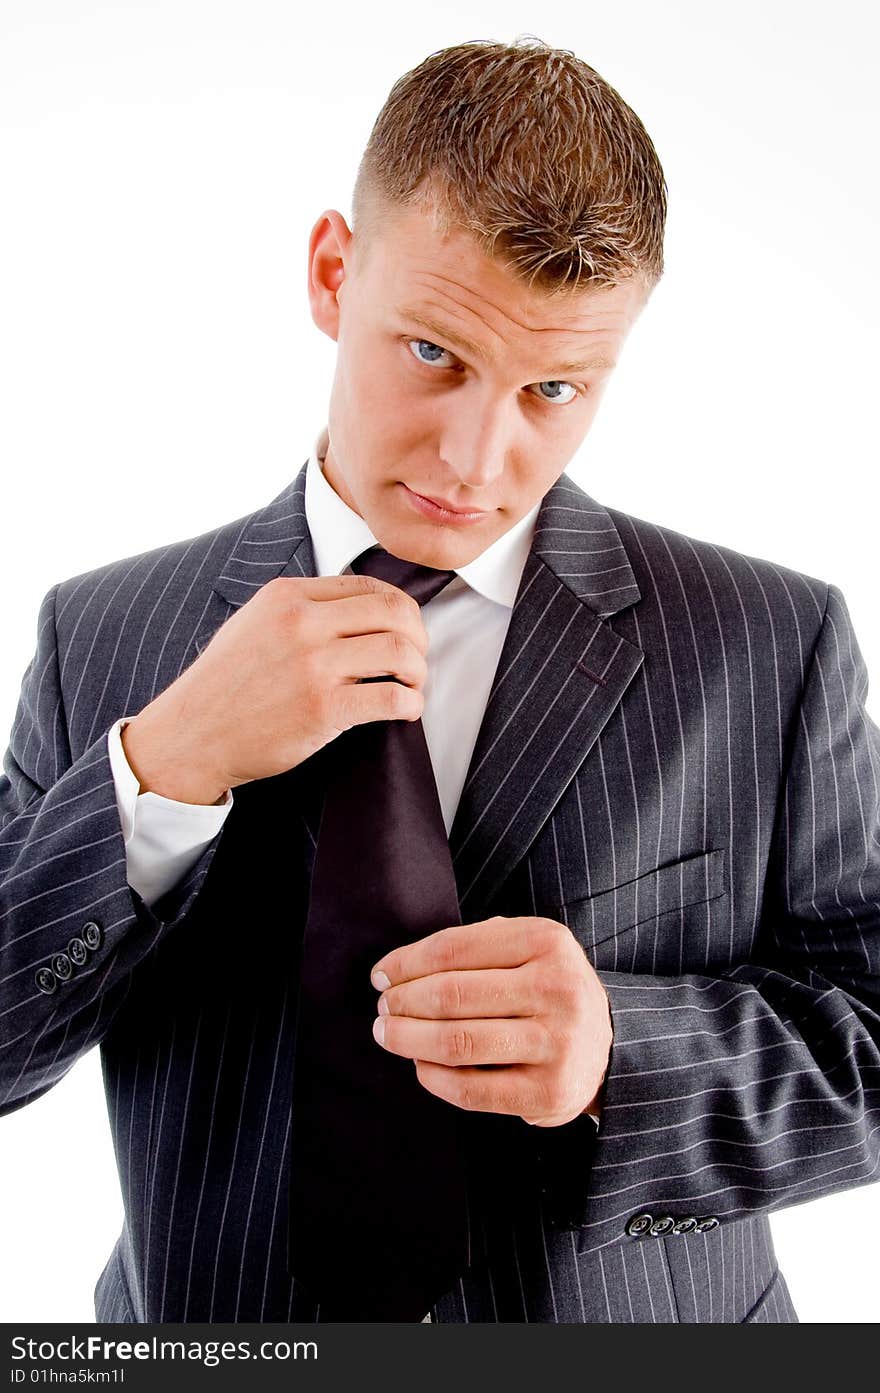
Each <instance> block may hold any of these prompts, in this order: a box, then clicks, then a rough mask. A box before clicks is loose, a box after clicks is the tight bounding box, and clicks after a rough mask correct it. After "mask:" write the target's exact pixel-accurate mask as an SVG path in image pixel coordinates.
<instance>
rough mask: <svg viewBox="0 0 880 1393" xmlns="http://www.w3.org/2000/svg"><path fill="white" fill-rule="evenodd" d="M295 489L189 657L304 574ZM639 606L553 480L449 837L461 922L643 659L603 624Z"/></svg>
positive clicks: (309, 804) (303, 532) (613, 534)
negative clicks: (246, 609) (283, 581)
mask: <svg viewBox="0 0 880 1393" xmlns="http://www.w3.org/2000/svg"><path fill="white" fill-rule="evenodd" d="M305 480H306V465H303V467H302V469H301V470H300V471H299V473H298V474H297V476H296V477H295V478H294V479H293V480H292V481H291V483H290V484H288V486H287V487H286V488H285V489H284V490H283V491H282V492H281V493H280V494H278V495H277V497H276V498H274V499H273V500H272V502H271V503H269V504H267V506H266V507H265V508H262V509H260V511H259V512H257V513H255V514H254V515H253V516H252V517H251V518H250V519H249V520H248V522H247V524H246V525H245V527H244V528H243V530H242V532H241V534H240V536H239V538H238V540H237V542H236V544H235V547H234V548H233V551H232V553H231V555H230V556H229V558H228V559H227V561H226V564H225V565H224V567H223V570H222V572H221V574H220V575H219V576H218V577H217V580H216V582H215V585H214V589H215V591H216V593H217V596H218V597H219V598H220V599H222V600H225V601H226V605H225V606H221V605H219V604H218V612H217V614H216V615H215V616H214V618H213V619H212V622H211V624H210V626H209V627H206V628H204V629H203V630H202V631H201V632H200V634H199V635H198V636H197V638H196V640H195V645H196V649H197V651H198V650H200V649H201V648H203V647H204V646H205V644H206V643H207V642H208V641H209V640H210V638H211V637H212V635H213V633H214V632H215V631H216V629H217V628H218V627H219V626H220V624H222V623H223V622H224V620H225V619H226V618H227V617H228V616H229V613H230V609H229V607H230V606H232V607H233V608H237V607H239V606H241V605H242V604H245V603H246V602H247V601H248V600H249V599H250V598H251V597H252V596H253V595H254V594H256V592H257V590H258V589H259V588H260V587H261V586H263V585H265V584H266V583H267V582H268V581H270V580H272V579H274V578H275V577H276V576H291V577H295V576H314V575H315V574H316V568H315V558H314V552H313V549H312V544H311V539H310V537H309V531H308V525H307V521H306V514H305ZM640 598H641V596H640V591H639V588H638V585H637V583H636V579H635V575H634V574H633V571H632V567H631V565H630V562H629V558H628V556H627V554H626V551H625V549H624V547H623V543H622V541H621V539H620V534H619V533H618V531H617V528H616V527H615V525H614V522H613V521H612V519H611V517H610V515H609V513H608V512H607V511H606V510H605V509H604V508H602V507H601V505H600V504H598V503H596V502H595V500H594V499H592V498H590V497H589V495H588V494H586V493H584V491H583V490H582V489H581V488H579V487H578V485H577V484H575V483H574V481H573V480H572V479H570V478H569V477H568V476H567V475H566V474H564V473H563V474H562V475H561V476H560V478H559V479H558V480H557V481H556V483H555V484H554V485H553V487H552V488H551V489H550V490H549V491H548V492H547V494H546V495H545V497H544V499H543V502H542V504H541V508H540V510H539V512H538V517H537V520H536V524H535V536H534V540H533V543H532V547H531V550H530V552H529V555H528V558H527V561H526V565H525V567H524V569H523V574H522V578H521V581H520V585H519V590H518V592H517V596H516V600H515V603H514V607H513V611H512V613H511V618H510V625H509V627H508V631H507V636H506V638H505V642H504V646H503V648H502V650H501V656H500V658H499V660H498V666H497V668H496V671H495V677H494V680H493V683H492V688H491V691H490V693H489V699H488V702H487V705H486V711H485V715H484V718H483V722H482V725H481V727H480V731H479V734H478V737H477V741H476V745H475V747H474V751H473V755H472V758H471V763H470V766H469V768H468V772H467V776H466V778H465V782H464V786H463V788H462V794H461V799H460V801H459V805H458V809H457V811H456V815H455V819H454V821H453V824H452V828H451V830H450V834H449V846H450V852H451V854H452V859H453V866H454V868H455V876H456V882H457V885H458V891H459V904H460V908H461V913H462V922H464V923H468V922H471V921H473V920H476V919H479V918H483V917H485V916H486V915H487V914H488V913H489V912H490V908H489V907H490V905H491V901H492V897H493V895H494V894H495V892H496V891H497V890H498V889H499V887H500V886H501V885H503V883H504V881H505V880H506V878H507V877H508V875H509V874H510V872H511V871H512V870H513V868H514V866H515V865H516V864H517V862H518V861H519V860H520V859H521V858H522V856H523V855H524V854H525V852H526V851H527V850H528V847H529V846H530V844H531V843H532V841H533V840H534V838H535V837H536V836H537V834H538V832H539V831H540V829H541V827H542V826H543V825H544V823H545V822H546V820H547V818H548V817H549V816H550V813H551V812H552V810H553V808H554V806H555V805H556V803H557V802H558V801H559V799H560V797H561V796H562V794H563V792H564V791H565V788H566V787H567V785H568V784H569V783H570V781H571V779H572V778H573V777H574V775H575V773H576V772H577V770H578V768H579V767H580V765H581V764H582V763H583V761H584V759H585V758H586V757H587V755H588V754H589V752H590V750H591V749H592V747H593V745H594V744H595V742H596V740H597V738H598V736H599V735H600V733H601V731H602V728H603V727H604V725H605V723H606V722H607V721H608V719H609V717H610V716H611V714H612V713H613V711H614V710H615V708H616V707H617V705H618V703H619V702H620V700H621V697H622V696H623V693H624V692H625V691H626V688H627V687H628V685H629V683H630V682H631V681H632V679H633V677H634V676H635V674H636V672H637V671H638V669H639V667H640V666H641V664H642V661H643V659H644V654H643V652H642V650H641V649H640V648H638V647H637V646H636V645H635V644H633V643H632V642H630V641H629V640H628V639H625V638H622V637H621V636H620V635H619V634H617V633H615V631H614V630H613V628H612V627H611V625H610V624H609V623H608V622H607V621H608V619H609V618H610V617H611V616H613V615H614V614H617V613H619V612H620V611H621V610H623V609H625V608H627V607H628V606H630V605H633V604H635V603H636V602H637V601H638V600H639V599H640ZM221 610H222V613H221V612H220V611H221ZM319 754H320V752H319ZM316 762H317V761H307V763H309V764H311V763H316ZM303 767H304V766H303ZM292 772H293V773H296V772H297V771H292ZM282 777H286V776H282ZM318 782H319V781H318ZM300 792H301V793H304V794H305V795H306V796H305V799H304V803H303V805H302V811H303V816H304V819H305V822H306V826H307V828H308V830H309V834H310V837H311V841H312V844H313V845H312V848H311V850H312V852H313V850H314V844H315V843H316V842H317V836H318V826H319V822H320V796H319V794H318V792H317V791H316V789H315V788H313V787H312V786H311V785H310V783H309V781H307V780H306V781H305V782H304V783H303V785H302V786H301V787H300Z"/></svg>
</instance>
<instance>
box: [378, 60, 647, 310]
mask: <svg viewBox="0 0 880 1393" xmlns="http://www.w3.org/2000/svg"><path fill="white" fill-rule="evenodd" d="M389 205H392V207H393V206H394V205H397V206H399V207H403V206H407V205H410V206H412V205H415V206H418V207H420V208H425V209H426V210H427V211H429V212H430V213H431V214H432V215H433V218H434V221H435V225H436V226H437V228H438V232H440V233H441V234H442V233H444V232H447V231H449V230H450V229H452V228H459V229H462V230H464V231H467V232H469V233H470V234H471V235H472V236H474V238H475V239H476V241H477V243H478V245H479V246H480V247H481V249H482V250H483V251H484V252H485V253H486V254H487V255H488V256H491V257H496V258H498V259H499V260H501V261H502V262H503V263H504V264H506V265H507V266H509V267H510V268H511V269H512V270H513V271H514V273H515V274H516V275H518V276H519V277H520V278H521V279H523V280H524V281H526V282H527V283H528V285H529V286H530V288H533V289H538V290H540V291H543V292H545V293H548V294H559V293H564V292H567V291H577V290H586V289H598V288H600V287H607V288H611V287H613V286H614V285H616V284H618V283H619V282H621V281H622V280H626V279H629V278H630V277H633V276H641V277H642V279H643V281H644V283H645V289H646V294H650V292H651V290H652V289H653V287H654V286H655V285H656V283H657V281H659V279H660V277H661V276H662V274H663V230H664V225H665V221H666V181H665V178H664V175H663V170H662V168H661V165H660V161H659V159H658V157H657V152H656V150H655V149H654V146H653V144H652V142H651V139H650V137H649V135H648V133H647V131H646V130H645V128H644V126H643V125H642V122H641V121H640V120H639V118H638V116H637V115H636V114H635V112H634V111H633V110H632V108H631V107H629V106H627V104H626V102H625V101H624V100H623V98H622V97H621V96H620V94H619V93H618V92H616V91H615V89H614V88H613V87H611V86H610V85H609V84H608V83H607V82H606V81H605V79H604V78H602V77H600V76H599V74H598V73H597V72H596V71H595V70H594V69H593V68H591V67H589V66H588V65H587V64H586V63H584V62H583V61H582V60H581V59H580V58H576V57H575V55H574V54H573V53H572V52H570V51H569V50H568V49H559V48H551V47H550V46H549V45H548V44H545V43H544V42H543V41H542V40H540V39H537V38H535V37H534V36H532V35H521V36H519V37H518V38H517V39H516V40H515V41H514V42H513V43H512V44H505V43H492V42H488V41H484V40H471V41H469V42H467V43H462V44H456V45H454V46H453V47H451V48H445V49H440V50H438V51H437V52H435V53H432V54H430V55H429V57H427V58H426V59H425V60H424V61H423V62H421V63H420V64H419V65H418V66H417V67H415V68H413V69H412V70H411V71H410V72H407V73H405V74H404V75H403V76H402V77H400V78H398V80H397V82H395V84H394V86H393V87H392V88H391V91H390V93H389V95H388V98H387V100H386V102H385V105H384V106H383V107H382V110H381V111H380V112H379V115H378V117H377V118H376V122H375V124H374V126H373V129H372V133H371V135H370V138H369V141H368V143H367V146H366V149H365V150H364V153H363V156H362V158H361V162H360V165H359V168H358V173H357V178H356V181H355V187H354V192H353V196H352V232H353V237H354V244H355V246H356V247H357V248H359V251H358V252H357V255H359V256H362V257H363V258H364V259H365V258H366V251H367V248H368V246H369V243H370V240H371V238H372V237H373V236H374V234H375V233H376V232H377V231H378V230H379V229H380V227H381V221H382V217H383V213H384V214H386V215H387V213H388V212H389Z"/></svg>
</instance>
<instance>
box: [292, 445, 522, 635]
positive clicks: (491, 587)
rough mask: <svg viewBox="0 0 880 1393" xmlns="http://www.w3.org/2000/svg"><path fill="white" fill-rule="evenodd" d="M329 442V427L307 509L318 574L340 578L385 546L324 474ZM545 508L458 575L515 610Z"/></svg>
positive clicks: (310, 475) (313, 470)
mask: <svg viewBox="0 0 880 1393" xmlns="http://www.w3.org/2000/svg"><path fill="white" fill-rule="evenodd" d="M328 439H329V438H328V433H327V427H326V426H325V427H324V428H323V429H322V431H321V433H320V434H319V436H318V438H317V440H316V441H315V444H314V448H313V450H312V453H311V455H310V456H309V461H308V467H307V471H306V494H305V508H306V521H307V523H308V527H309V532H310V533H311V538H312V549H313V551H314V554H315V566H316V567H317V572H318V575H319V576H338V575H341V574H342V572H343V571H344V569H345V567H346V566H349V565H350V564H351V562H352V561H354V559H355V557H357V556H360V554H361V552H362V551H366V550H367V548H368V547H372V546H377V545H378V544H379V543H378V541H377V538H376V537H374V536H373V533H372V532H371V531H370V529H369V527H368V526H367V524H366V522H365V521H364V519H363V518H362V517H361V516H360V515H359V514H358V513H356V512H355V511H354V510H353V509H352V508H349V506H348V504H347V503H346V502H345V501H344V500H343V499H341V498H340V497H339V494H338V493H337V492H336V491H335V489H333V488H332V487H331V485H330V483H329V481H328V480H327V478H326V477H325V475H324V471H323V468H322V463H323V459H324V456H325V454H326V453H327V445H328ZM540 507H541V503H540V501H539V502H537V503H536V504H535V506H534V508H532V510H531V512H529V513H526V515H525V517H523V518H520V520H519V522H517V523H515V524H514V525H513V527H511V528H509V529H508V530H507V532H505V533H503V534H502V535H501V536H500V537H497V538H496V539H495V541H494V542H493V543H492V544H491V546H488V547H487V548H486V550H485V551H483V552H481V553H480V555H479V556H477V557H475V558H474V560H473V561H469V562H468V563H467V565H466V566H459V567H456V568H455V569H456V574H457V575H458V576H460V577H461V579H462V580H463V581H465V582H466V583H467V584H468V585H469V586H470V587H471V588H472V589H473V590H476V591H478V592H479V593H480V594H481V595H485V597H486V599H487V600H494V601H495V602H496V603H497V604H500V605H506V606H507V608H508V609H512V608H513V604H514V601H515V599H516V594H517V591H518V589H519V583H520V579H521V577H522V573H523V568H524V566H525V564H526V560H527V558H528V554H529V551H530V549H531V545H532V538H533V536H534V531H535V520H536V518H537V516H538V512H539V510H540ZM452 584H453V585H454V584H455V582H454V581H453V582H452Z"/></svg>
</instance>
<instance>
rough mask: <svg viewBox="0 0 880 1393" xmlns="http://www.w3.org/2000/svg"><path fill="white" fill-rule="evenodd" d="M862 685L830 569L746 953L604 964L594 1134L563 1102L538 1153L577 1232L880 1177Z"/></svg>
mask: <svg viewBox="0 0 880 1393" xmlns="http://www.w3.org/2000/svg"><path fill="white" fill-rule="evenodd" d="M867 689H868V677H867V672H866V668H865V663H864V660H863V658H862V654H861V652H860V650H859V646H858V643H857V641H856V638H855V635H854V633H853V629H852V624H851V621H850V617H849V614H848V611H847V607H846V603H845V601H844V598H843V595H842V594H841V592H840V590H839V589H837V587H835V586H833V585H832V586H830V587H829V594H828V599H827V604H826V609H825V613H824V616H823V620H822V624H821V628H820V631H819V635H818V638H817V640H816V643H815V647H814V650H813V654H812V660H811V662H810V665H809V668H808V672H807V677H806V680H805V684H804V689H803V693H802V698H801V704H800V709H799V711H798V713H797V725H796V730H795V733H794V737H793V740H792V743H791V746H790V757H789V760H788V765H787V768H786V770H785V776H784V780H783V784H782V788H781V793H780V798H779V802H778V808H777V818H776V824H775V827H774V833H773V843H772V849H771V855H770V858H769V864H768V870H767V875H766V883H765V899H764V909H763V914H762V919H761V924H760V926H759V932H758V936H757V941H756V944H755V948H754V951H753V954H752V958H751V959H750V960H749V961H747V962H744V963H741V964H738V965H736V966H735V967H733V968H732V969H730V970H729V971H726V972H725V973H723V974H722V975H721V976H719V977H712V976H698V975H685V976H680V977H654V976H650V975H630V974H627V973H623V972H612V971H608V972H605V971H600V972H599V976H600V978H601V980H602V982H603V984H604V986H605V989H606V991H607V993H608V997H609V1000H610V1004H611V1015H612V1023H613V1033H614V1040H613V1045H612V1050H611V1058H610V1062H609V1067H608V1072H607V1074H606V1080H605V1086H604V1103H603V1109H602V1118H601V1123H600V1126H599V1129H598V1131H597V1132H596V1133H595V1135H593V1134H591V1133H588V1132H586V1131H585V1130H584V1129H583V1128H579V1127H578V1126H577V1124H578V1123H580V1122H581V1119H577V1120H576V1123H575V1124H570V1127H571V1136H570V1139H569V1140H568V1141H566V1139H564V1138H563V1137H562V1136H561V1135H560V1136H557V1137H548V1138H547V1139H546V1141H545V1143H544V1151H543V1153H542V1154H543V1157H544V1165H545V1167H546V1168H547V1172H548V1177H549V1178H551V1179H552V1185H551V1193H552V1195H553V1198H554V1202H555V1206H556V1215H555V1217H556V1219H557V1222H559V1223H560V1224H562V1226H564V1227H568V1228H573V1229H577V1230H579V1234H578V1247H579V1249H580V1251H583V1252H589V1251H592V1250H594V1249H598V1248H602V1247H604V1246H606V1245H607V1244H609V1243H613V1242H617V1241H621V1240H623V1241H625V1242H635V1241H638V1238H639V1237H640V1236H642V1235H643V1234H644V1233H645V1231H646V1228H647V1225H646V1223H645V1220H644V1218H642V1219H640V1218H639V1216H645V1215H650V1216H651V1219H652V1221H653V1222H654V1223H657V1222H658V1221H659V1223H660V1225H661V1228H660V1230H659V1231H660V1232H668V1231H670V1230H669V1225H668V1224H667V1223H666V1222H665V1221H666V1220H667V1219H669V1220H674V1221H676V1222H682V1221H683V1222H684V1224H685V1226H686V1227H685V1230H684V1231H687V1227H690V1225H689V1223H688V1221H689V1220H690V1219H696V1220H697V1221H698V1222H701V1223H703V1225H704V1231H706V1229H711V1228H714V1227H716V1226H717V1224H723V1223H725V1222H729V1221H731V1220H737V1219H742V1218H744V1217H745V1216H747V1215H749V1214H751V1213H754V1212H755V1211H756V1210H765V1211H771V1210H776V1209H782V1208H784V1207H786V1206H789V1205H795V1204H800V1203H804V1202H806V1201H808V1200H813V1199H816V1198H817V1197H818V1196H821V1195H827V1194H831V1193H833V1192H834V1191H838V1190H845V1189H848V1188H851V1187H853V1186H857V1185H864V1184H867V1183H868V1182H870V1181H872V1180H875V1179H877V1178H878V1172H880V972H878V968H880V792H878V790H880V732H878V729H877V727H876V725H875V724H874V723H873V722H872V720H871V719H870V717H869V716H868V715H867V713H866V710H865V698H866V695H867ZM544 1130H545V1131H547V1132H548V1133H549V1132H552V1131H554V1130H555V1131H556V1132H557V1133H560V1134H561V1133H564V1132H565V1131H566V1128H565V1127H561V1128H557V1129H549V1128H548V1129H544ZM572 1141H576V1142H577V1144H576V1145H573V1144H572ZM713 1219H714V1220H715V1223H712V1222H711V1220H713ZM628 1225H629V1226H630V1227H629V1229H628Z"/></svg>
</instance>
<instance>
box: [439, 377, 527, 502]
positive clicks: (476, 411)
mask: <svg viewBox="0 0 880 1393" xmlns="http://www.w3.org/2000/svg"><path fill="white" fill-rule="evenodd" d="M513 430H514V425H513V422H512V420H511V418H510V414H509V411H508V409H507V408H506V407H505V406H503V405H499V403H497V402H489V401H485V400H483V401H480V400H479V399H477V398H476V397H474V396H472V397H471V398H470V399H468V400H465V398H464V394H461V395H458V396H457V400H456V401H454V402H452V401H450V402H449V407H448V414H447V417H446V420H445V422H444V426H443V430H442V432H441V437H440V454H441V456H442V458H443V460H444V461H445V463H446V464H447V465H448V466H449V468H450V470H451V471H452V473H453V474H454V475H455V476H456V478H457V479H458V480H459V481H460V482H461V483H462V484H468V485H469V486H470V487H471V488H475V489H483V490H485V489H487V488H489V486H490V485H491V484H492V483H493V482H494V480H495V479H497V478H498V477H499V475H501V474H503V473H504V469H505V466H506V464H507V463H508V461H509V459H510V456H511V452H512V450H513V446H514V437H513ZM477 501H478V500H476V499H475V500H474V502H475V503H476V502H477Z"/></svg>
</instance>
